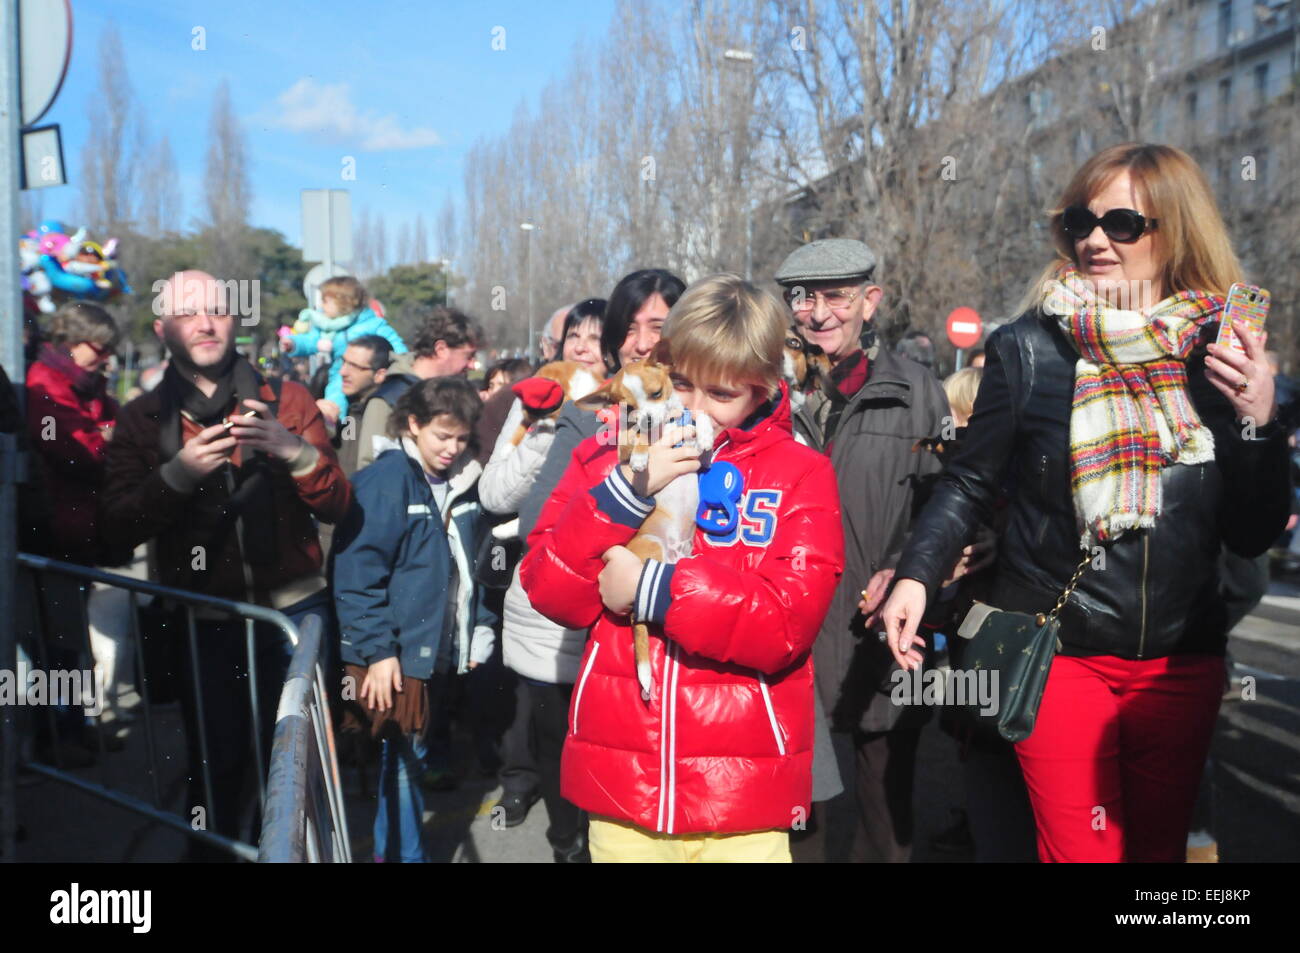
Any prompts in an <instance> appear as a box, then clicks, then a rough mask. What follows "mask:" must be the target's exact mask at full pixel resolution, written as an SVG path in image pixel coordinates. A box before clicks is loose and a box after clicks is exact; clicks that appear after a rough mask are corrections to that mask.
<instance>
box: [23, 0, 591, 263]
mask: <svg viewBox="0 0 1300 953" xmlns="http://www.w3.org/2000/svg"><path fill="white" fill-rule="evenodd" d="M72 7H73V24H74V27H73V29H74V46H73V54H72V63H71V65H70V67H69V70H68V77H67V80H66V81H65V83H64V86H63V90H62V92H61V93H60V94H59V98H58V100H57V101H56V102H55V104H54V106H53V107H52V108H51V110H50V111H49V113H47V114H46V116H45V117H44V119H43V120H42V122H43V123H49V122H57V123H59V124H61V126H62V133H63V149H64V156H65V160H66V163H67V167H68V176H69V181H70V185H68V186H63V187H58V188H52V189H47V190H45V194H44V208H43V213H44V215H45V216H46V217H61V216H71V215H73V214H74V213H75V208H76V202H77V194H76V187H77V182H76V180H77V175H78V171H79V168H80V153H81V146H82V144H83V143H84V142H85V139H86V129H87V121H86V104H87V103H88V102H93V101H94V97H95V96H96V87H97V85H98V83H99V77H98V75H97V72H98V60H99V57H98V44H99V37H100V34H101V32H102V31H103V30H104V28H105V27H106V26H107V25H108V24H109V23H110V22H111V23H113V24H115V25H116V26H117V29H118V31H119V33H120V34H121V37H122V43H123V45H124V47H125V50H126V68H127V73H128V76H129V78H130V82H131V85H132V87H133V89H134V92H135V96H136V100H137V104H138V108H140V109H141V110H142V112H144V113H145V114H146V115H147V117H148V121H149V124H150V128H151V131H152V133H153V134H154V135H155V136H156V135H158V133H159V132H161V131H162V130H164V129H165V130H166V131H167V133H168V134H169V135H170V137H171V143H172V149H173V151H174V152H175V155H176V162H177V165H178V167H179V171H180V180H181V183H180V184H181V190H182V194H183V198H184V202H185V212H186V215H187V224H188V220H189V219H192V218H193V216H195V215H196V214H197V213H198V211H199V209H200V204H201V197H202V191H201V190H202V177H203V157H204V153H205V152H206V149H207V127H208V118H209V113H210V110H211V105H212V97H213V92H214V91H215V90H216V88H217V86H218V85H219V84H220V82H221V81H222V80H223V79H225V80H228V81H229V83H230V91H231V99H232V101H233V104H234V108H235V111H236V113H237V115H238V116H239V118H240V120H241V122H242V123H243V125H244V130H245V134H246V137H247V143H248V152H249V165H250V178H251V183H252V189H253V205H252V211H251V220H252V223H253V224H254V225H260V226H269V227H271V228H276V229H279V230H280V231H282V232H284V234H285V235H286V236H287V237H288V239H289V241H290V242H293V243H294V244H297V243H298V240H299V204H298V202H299V198H298V192H299V190H300V189H303V188H347V189H349V190H350V191H351V192H352V204H353V214H354V216H355V215H356V214H358V213H359V212H360V210H361V209H363V208H368V209H369V210H370V211H371V212H372V213H376V212H383V213H384V214H385V215H386V217H387V220H388V235H389V242H390V245H391V242H392V241H393V236H394V235H395V233H396V230H397V228H398V226H399V225H400V224H401V223H402V222H403V221H414V218H415V215H416V213H417V212H422V213H423V215H424V219H425V223H426V226H427V227H428V228H429V229H430V242H431V247H430V251H431V252H436V251H437V250H438V249H436V247H433V243H434V237H433V233H432V226H433V224H434V222H435V220H436V218H437V214H438V210H439V208H440V207H441V205H442V202H443V199H444V197H446V196H447V195H451V196H452V198H453V199H455V200H458V199H459V197H460V195H461V192H462V187H461V181H462V162H463V160H464V156H465V153H466V151H467V150H468V148H469V147H470V145H472V144H473V142H474V141H475V140H476V139H477V138H478V137H479V136H481V135H484V134H496V133H500V132H502V131H504V130H505V129H506V128H508V126H509V123H510V119H511V116H512V115H513V113H514V110H515V108H516V107H517V105H518V104H519V102H520V101H521V100H522V99H525V98H526V99H527V100H528V101H529V102H535V101H536V96H537V93H538V92H539V91H540V89H541V88H542V87H543V86H544V85H545V84H546V83H547V82H548V81H549V80H551V79H552V78H554V77H556V76H559V75H562V74H563V73H564V71H565V69H566V65H567V63H568V61H569V58H570V57H571V56H573V55H577V54H576V52H575V51H576V48H577V45H578V43H579V42H580V41H586V42H588V43H594V42H596V41H599V39H600V38H601V37H602V36H603V34H604V33H605V30H606V27H607V26H608V24H609V22H610V20H611V18H612V15H613V12H614V0H581V2H569V0H566V2H564V3H563V4H559V3H549V2H540V3H539V2H536V0H534V2H531V3H529V2H515V0H492V2H486V3H485V2H481V0H480V2H477V3H474V2H461V0H454V2H446V0H443V2H423V3H420V2H411V0H394V2H390V3H383V4H370V3H364V2H360V3H359V2H349V3H344V2H338V0H316V2H313V3H297V2H283V0H262V2H251V0H223V2H217V0H181V2H167V3H164V2H160V0H154V2H147V0H113V2H112V3H107V4H100V3H91V2H88V0H73V2H72ZM195 27H202V28H203V29H204V31H205V38H204V39H205V42H206V49H205V50H201V51H196V50H194V49H192V41H193V37H194V32H193V31H194V29H195ZM497 27H501V28H504V42H505V49H504V50H494V49H493V48H492V44H493V37H494V33H493V31H494V29H495V28H497ZM496 35H497V36H500V35H501V34H500V33H497V34H496ZM349 155H350V156H353V157H355V159H356V179H355V181H343V180H342V179H341V175H340V172H341V170H342V168H343V157H344V156H349Z"/></svg>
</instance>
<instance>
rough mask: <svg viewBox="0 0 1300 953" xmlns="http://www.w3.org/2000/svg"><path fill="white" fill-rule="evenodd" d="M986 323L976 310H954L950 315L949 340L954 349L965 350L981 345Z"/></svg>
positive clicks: (962, 308) (964, 308)
mask: <svg viewBox="0 0 1300 953" xmlns="http://www.w3.org/2000/svg"><path fill="white" fill-rule="evenodd" d="M983 333H984V322H983V321H981V320H980V316H979V312H977V311H976V310H975V309H974V308H967V307H964V306H963V307H960V308H954V309H953V311H952V314H950V315H948V340H949V341H951V342H952V346H953V347H957V348H965V347H971V346H973V345H975V344H978V343H979V340H980V336H981V335H982V334H983Z"/></svg>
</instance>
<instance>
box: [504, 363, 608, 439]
mask: <svg viewBox="0 0 1300 953" xmlns="http://www.w3.org/2000/svg"><path fill="white" fill-rule="evenodd" d="M604 377H605V375H604V374H603V373H593V372H592V370H591V368H589V367H588V366H587V365H586V364H580V363H579V362H577V361H552V362H551V363H549V364H543V365H542V366H541V367H539V368H538V369H537V373H536V374H534V375H533V376H532V377H528V378H525V379H524V380H522V381H516V382H515V383H514V384H513V385H512V387H511V389H512V390H513V391H514V393H515V396H516V397H518V398H519V401H520V405H521V406H522V407H523V411H524V419H523V420H522V421H520V423H519V426H518V428H516V430H515V432H514V435H513V436H512V437H511V438H510V442H511V444H513V445H514V446H516V447H517V446H519V443H520V441H522V440H523V439H524V435H525V434H526V433H528V429H529V428H530V427H532V426H533V425H535V424H541V425H542V426H543V427H545V426H550V427H552V428H554V426H555V422H554V421H555V418H556V417H558V416H559V415H560V410H561V408H563V407H564V402H565V401H569V400H580V399H581V398H583V397H586V396H587V395H588V394H590V393H591V392H592V391H594V390H595V389H596V388H597V387H598V386H599V385H600V382H601V381H602V380H604ZM544 381H551V382H553V383H554V384H556V385H559V386H558V389H557V388H556V387H554V386H547V385H546V384H544V383H542V382H544Z"/></svg>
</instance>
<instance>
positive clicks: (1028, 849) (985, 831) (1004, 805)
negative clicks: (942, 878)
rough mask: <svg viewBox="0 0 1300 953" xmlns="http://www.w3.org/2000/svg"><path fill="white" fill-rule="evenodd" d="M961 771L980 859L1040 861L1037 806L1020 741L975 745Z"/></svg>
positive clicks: (985, 861)
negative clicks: (1020, 756)
mask: <svg viewBox="0 0 1300 953" xmlns="http://www.w3.org/2000/svg"><path fill="white" fill-rule="evenodd" d="M962 772H963V774H964V776H965V781H966V816H967V818H968V819H969V820H970V832H971V839H972V840H973V841H974V842H975V862H976V863H978V864H1032V863H1035V862H1037V860H1038V844H1037V831H1036V829H1035V827H1034V809H1033V807H1032V806H1030V803H1029V792H1028V791H1026V790H1025V778H1024V775H1023V774H1022V773H1021V771H1020V761H1019V759H1017V758H1016V749H1015V746H1014V745H1013V744H1011V742H1009V741H1003V740H1001V739H1000V738H999V739H996V740H994V739H989V740H987V741H981V742H977V743H975V744H972V745H971V746H970V747H969V748H968V749H967V750H966V751H965V752H964V754H963V758H962Z"/></svg>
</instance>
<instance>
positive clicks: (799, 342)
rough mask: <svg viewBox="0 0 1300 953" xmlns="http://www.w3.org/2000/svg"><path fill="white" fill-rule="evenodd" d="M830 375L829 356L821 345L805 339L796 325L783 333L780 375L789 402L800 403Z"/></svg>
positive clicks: (791, 403)
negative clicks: (786, 389)
mask: <svg viewBox="0 0 1300 953" xmlns="http://www.w3.org/2000/svg"><path fill="white" fill-rule="evenodd" d="M830 374H831V359H830V357H829V356H827V354H826V352H825V351H823V350H822V349H821V347H820V346H818V345H816V344H813V343H812V342H811V341H805V340H804V337H803V335H802V334H800V333H799V328H798V327H797V326H792V327H791V328H790V330H789V331H788V332H787V333H786V336H785V357H784V359H783V361H782V367H781V376H782V377H783V378H785V382H786V383H787V384H788V385H789V386H790V405H791V406H792V407H794V408H796V409H798V408H799V407H802V406H803V403H804V401H805V400H806V399H807V395H808V394H809V393H811V392H812V391H814V390H816V389H818V388H819V387H821V386H822V384H823V382H824V381H826V380H827V379H828V378H829V377H830Z"/></svg>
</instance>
